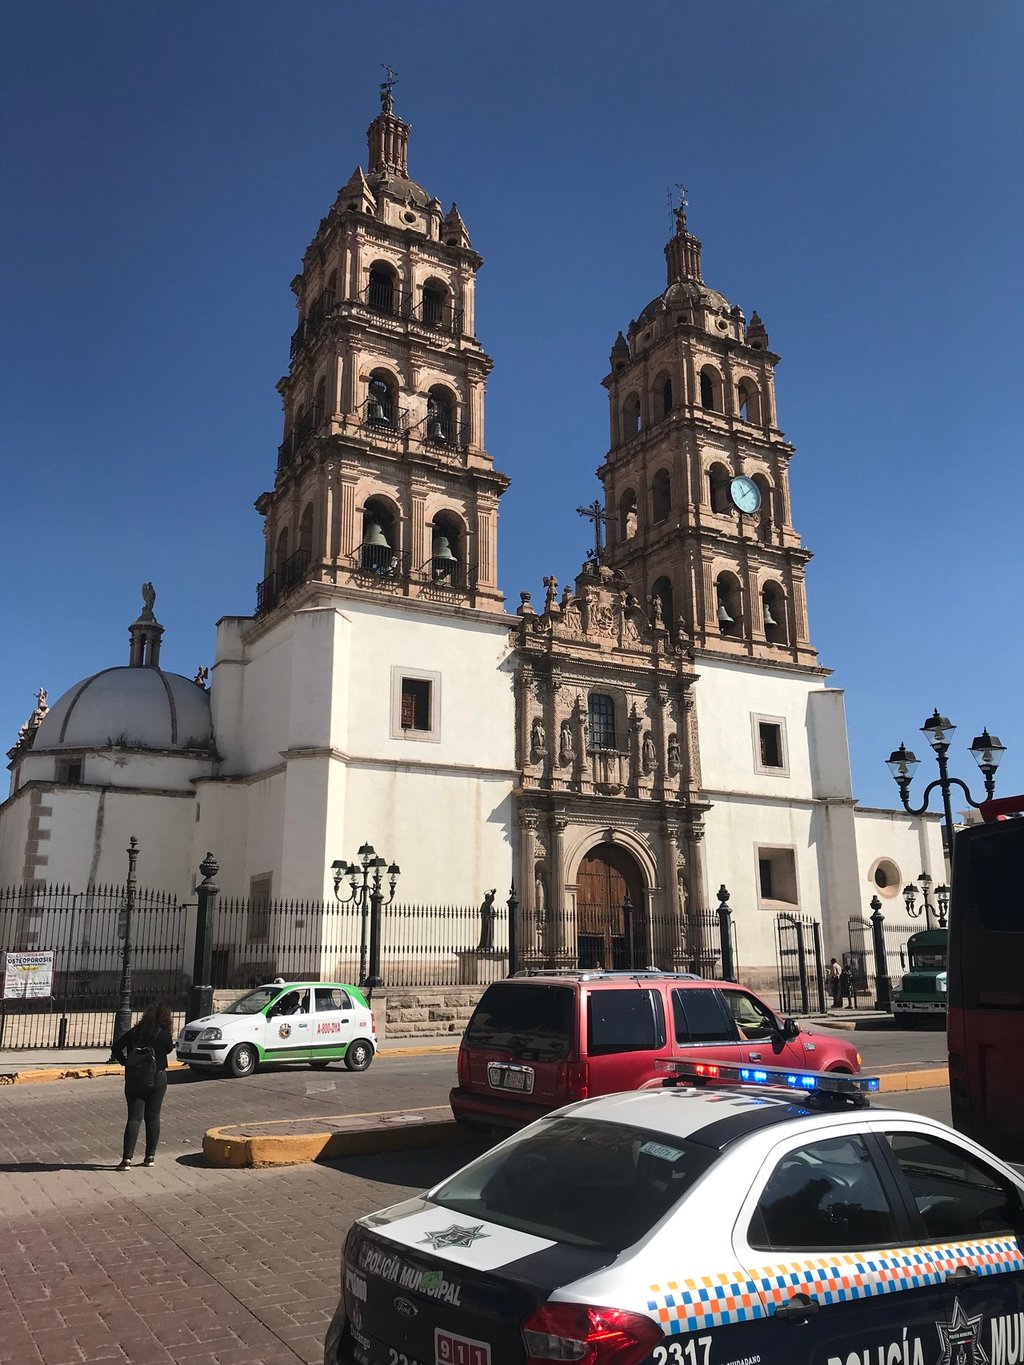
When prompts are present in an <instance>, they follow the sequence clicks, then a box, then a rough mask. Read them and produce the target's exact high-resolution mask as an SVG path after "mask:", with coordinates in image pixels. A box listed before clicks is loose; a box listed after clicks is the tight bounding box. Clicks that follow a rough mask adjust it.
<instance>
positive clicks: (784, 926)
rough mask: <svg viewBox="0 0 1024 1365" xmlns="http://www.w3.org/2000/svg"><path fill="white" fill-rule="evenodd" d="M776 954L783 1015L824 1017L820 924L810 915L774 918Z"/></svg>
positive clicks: (783, 915)
mask: <svg viewBox="0 0 1024 1365" xmlns="http://www.w3.org/2000/svg"><path fill="white" fill-rule="evenodd" d="M775 952H776V962H777V965H778V973H779V1000H780V1003H781V1006H782V1012H783V1014H809V1013H811V1012H812V1011H813V1010H817V1011H819V1012H820V1013H824V1011H825V1007H826V1001H825V971H824V967H825V964H824V959H823V956H822V947H821V924H820V923H819V921H818V920H816V919H813V918H811V917H810V916H809V915H792V914H788V913H782V914H778V915H776V916H775Z"/></svg>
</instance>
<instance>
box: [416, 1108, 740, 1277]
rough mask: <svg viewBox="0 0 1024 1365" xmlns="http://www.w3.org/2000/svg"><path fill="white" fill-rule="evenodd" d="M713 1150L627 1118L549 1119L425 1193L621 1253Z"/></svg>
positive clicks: (539, 1232)
mask: <svg viewBox="0 0 1024 1365" xmlns="http://www.w3.org/2000/svg"><path fill="white" fill-rule="evenodd" d="M715 1156H716V1153H714V1152H711V1151H709V1150H708V1149H706V1148H701V1147H698V1146H696V1145H695V1144H693V1143H689V1142H687V1141H686V1140H685V1139H683V1138H679V1137H675V1136H671V1135H668V1134H665V1133H658V1132H653V1131H650V1130H648V1129H645V1128H634V1127H632V1126H631V1125H628V1124H620V1123H598V1122H595V1121H594V1120H592V1119H585V1118H552V1119H547V1120H542V1121H541V1122H540V1123H537V1124H534V1125H532V1126H531V1127H530V1128H528V1129H526V1130H525V1131H524V1132H523V1133H522V1134H520V1135H519V1136H517V1137H515V1138H512V1139H511V1140H510V1141H508V1142H506V1143H504V1144H503V1145H502V1146H501V1147H500V1148H498V1149H497V1150H496V1151H493V1152H488V1153H487V1154H486V1155H484V1156H482V1157H480V1158H479V1159H478V1160H477V1161H474V1162H472V1164H471V1165H469V1166H467V1167H466V1168H465V1169H464V1170H462V1171H459V1172H458V1174H457V1175H454V1176H452V1178H451V1179H450V1180H446V1181H445V1182H444V1184H443V1185H439V1186H438V1187H437V1189H435V1190H432V1191H431V1193H430V1199H431V1200H432V1201H433V1202H434V1203H435V1204H439V1205H441V1207H442V1208H445V1209H450V1210H451V1211H452V1212H453V1213H462V1214H465V1215H466V1216H467V1217H469V1218H483V1219H486V1220H487V1221H488V1222H491V1223H497V1224H498V1225H499V1226H500V1227H506V1228H514V1229H516V1230H517V1231H519V1232H528V1233H532V1234H533V1236H535V1237H544V1238H550V1239H552V1240H553V1241H556V1242H566V1243H569V1244H571V1245H573V1246H582V1247H595V1248H599V1249H601V1250H604V1251H613V1252H618V1251H622V1250H623V1249H624V1248H625V1247H628V1246H632V1245H633V1244H634V1243H636V1242H638V1241H639V1240H640V1239H641V1238H642V1237H643V1236H644V1234H645V1233H646V1232H648V1231H649V1230H650V1229H651V1228H652V1227H653V1226H654V1225H655V1223H657V1222H659V1220H660V1219H661V1218H663V1217H664V1216H665V1214H666V1213H667V1212H668V1211H669V1209H671V1208H672V1206H673V1205H674V1204H675V1203H677V1202H678V1200H679V1199H681V1198H682V1196H683V1195H684V1194H685V1193H686V1192H687V1190H689V1189H690V1188H691V1186H692V1185H693V1184H694V1183H695V1182H696V1181H697V1180H698V1179H699V1177H700V1176H701V1175H703V1174H704V1172H705V1171H706V1170H707V1168H708V1167H709V1166H710V1165H711V1163H712V1162H713V1161H714V1160H715Z"/></svg>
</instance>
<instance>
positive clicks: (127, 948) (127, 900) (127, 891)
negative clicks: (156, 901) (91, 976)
mask: <svg viewBox="0 0 1024 1365" xmlns="http://www.w3.org/2000/svg"><path fill="white" fill-rule="evenodd" d="M127 852H128V876H127V878H126V880H125V884H124V942H123V943H122V944H121V982H120V986H119V989H118V999H117V1011H116V1013H115V1014H114V1039H113V1041H114V1042H116V1041H117V1039H118V1038H121V1037H123V1035H124V1034H126V1033H127V1032H128V1030H129V1029H130V1028H131V1026H132V916H133V915H134V913H135V888H136V881H135V864H136V862H137V861H138V857H139V841H138V839H136V837H135V835H134V834H133V835H132V837H131V838H130V839H129V840H128V849H127ZM110 1060H111V1061H112V1062H113V1061H116V1060H117V1058H116V1057H115V1056H114V1054H113V1052H111V1054H110Z"/></svg>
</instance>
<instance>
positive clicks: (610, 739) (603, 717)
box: [587, 692, 618, 749]
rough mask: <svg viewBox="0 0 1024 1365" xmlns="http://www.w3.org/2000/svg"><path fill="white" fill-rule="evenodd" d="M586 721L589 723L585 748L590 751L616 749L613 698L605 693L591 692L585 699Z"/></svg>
mask: <svg viewBox="0 0 1024 1365" xmlns="http://www.w3.org/2000/svg"><path fill="white" fill-rule="evenodd" d="M587 719H588V722H589V727H588V736H587V747H588V748H590V749H616V748H617V747H618V745H617V743H616V737H615V698H614V697H610V696H608V694H607V693H606V692H591V694H590V696H589V697H588V699H587Z"/></svg>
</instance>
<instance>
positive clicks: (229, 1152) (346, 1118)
mask: <svg viewBox="0 0 1024 1365" xmlns="http://www.w3.org/2000/svg"><path fill="white" fill-rule="evenodd" d="M443 1112H450V1111H448V1109H447V1106H444V1111H443ZM405 1113H408V1111H402V1110H398V1111H391V1112H387V1113H380V1114H350V1115H343V1116H342V1117H341V1119H340V1120H339V1121H341V1122H353V1123H358V1121H359V1120H361V1119H376V1120H378V1122H376V1123H362V1124H359V1125H358V1126H354V1127H352V1128H348V1129H345V1130H343V1131H337V1130H336V1131H334V1132H312V1133H272V1132H262V1133H245V1132H244V1129H245V1127H246V1125H245V1124H231V1125H229V1126H227V1127H223V1128H210V1129H208V1130H207V1132H206V1133H204V1135H203V1156H204V1158H205V1160H206V1162H207V1164H208V1165H210V1166H228V1167H232V1168H234V1169H236V1170H238V1169H242V1168H247V1167H248V1168H253V1167H263V1166H298V1165H302V1164H303V1163H306V1162H310V1161H330V1160H334V1159H337V1158H338V1157H346V1156H373V1155H376V1154H377V1153H379V1152H408V1151H416V1150H422V1149H424V1148H427V1147H443V1146H447V1145H450V1144H452V1143H461V1142H473V1141H475V1140H476V1139H475V1138H474V1136H473V1134H472V1133H470V1132H468V1131H467V1130H466V1129H465V1128H463V1127H462V1126H461V1125H460V1124H458V1123H456V1122H455V1120H454V1119H452V1118H443V1117H440V1118H429V1119H424V1118H422V1117H420V1116H415V1121H409V1122H405V1123H403V1122H401V1119H402V1117H403V1115H404V1114H405ZM389 1119H391V1120H392V1122H390V1123H389V1122H388V1120H389ZM396 1120H397V1121H396ZM292 1122H294V1120H292V1119H276V1120H270V1121H267V1122H262V1123H259V1124H256V1125H253V1126H254V1127H259V1128H264V1129H266V1128H273V1127H274V1126H275V1125H278V1124H284V1123H292ZM240 1129H241V1130H243V1131H241V1132H240V1131H239V1130H240Z"/></svg>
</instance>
